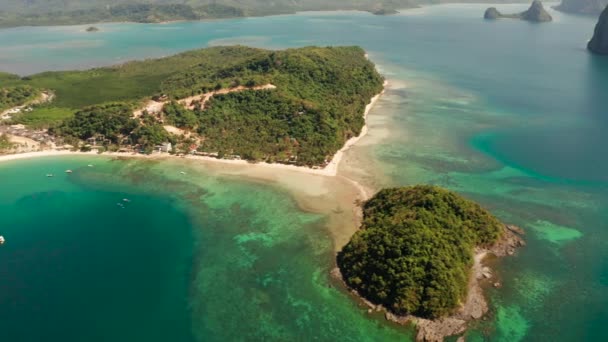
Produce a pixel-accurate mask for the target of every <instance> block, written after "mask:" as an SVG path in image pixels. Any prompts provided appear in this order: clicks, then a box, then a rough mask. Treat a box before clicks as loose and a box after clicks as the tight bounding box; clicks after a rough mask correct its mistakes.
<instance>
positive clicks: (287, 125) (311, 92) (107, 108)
mask: <svg viewBox="0 0 608 342" xmlns="http://www.w3.org/2000/svg"><path fill="white" fill-rule="evenodd" d="M2 83H3V87H4V88H2V89H4V90H0V101H4V102H5V103H7V105H11V103H14V101H12V102H9V100H3V99H2V94H5V93H6V92H7V89H9V90H10V91H9V93H10V94H14V93H15V90H16V89H20V91H19V92H18V93H17V94H15V95H11V97H13V96H21V97H23V96H30V95H27V94H30V93H24V95H19V94H21V93H23V92H26V90H30V92H34V91H40V90H42V89H45V90H48V91H50V92H52V93H53V94H54V95H56V96H55V97H54V99H53V101H52V102H47V103H44V104H42V105H39V106H36V107H34V108H33V110H32V111H31V112H28V113H21V114H19V115H15V117H13V118H11V120H10V121H8V122H5V124H9V125H15V124H22V125H25V126H27V127H29V128H31V129H48V132H49V133H50V135H51V136H53V137H55V138H57V140H58V141H57V142H56V143H57V145H59V144H67V145H71V146H73V147H74V148H82V149H87V150H89V149H91V148H94V149H97V150H99V151H127V152H143V153H150V152H152V151H154V150H162V151H164V152H167V151H168V152H172V153H179V154H199V155H203V156H211V157H217V158H230V159H245V160H249V161H266V162H276V163H285V164H293V165H298V166H309V167H313V166H316V167H318V166H324V165H326V164H327V163H328V162H329V161H330V160H331V159H332V157H333V155H334V154H335V153H336V152H337V151H338V150H339V149H341V148H342V146H343V145H344V144H345V142H346V141H347V140H348V139H349V138H352V137H355V136H358V135H359V134H360V133H361V130H362V128H363V126H364V124H365V119H364V115H363V114H364V111H365V108H366V105H367V104H368V103H369V102H370V99H371V98H372V97H374V96H375V95H377V94H378V93H380V92H381V91H382V89H383V78H382V77H381V76H380V75H379V74H378V72H377V71H376V69H375V66H374V64H373V63H372V62H370V61H369V60H368V59H367V58H366V55H365V51H364V50H363V49H361V48H359V47H325V48H321V47H307V48H300V49H288V50H283V51H270V50H263V49H256V48H249V47H243V46H233V47H213V48H207V49H202V50H196V51H190V52H185V53H182V54H179V55H176V56H172V57H167V58H162V59H151V60H145V61H137V62H129V63H126V64H123V65H119V66H115V67H106V68H97V69H92V70H87V71H65V72H46V73H42V74H37V75H32V76H28V77H24V78H19V77H17V76H10V75H3V76H2ZM0 103H2V102H0ZM169 146H171V147H170V148H169Z"/></svg>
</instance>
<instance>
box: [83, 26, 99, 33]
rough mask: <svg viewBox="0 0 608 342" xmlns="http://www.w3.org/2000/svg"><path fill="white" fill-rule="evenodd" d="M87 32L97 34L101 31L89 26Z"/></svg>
mask: <svg viewBox="0 0 608 342" xmlns="http://www.w3.org/2000/svg"><path fill="white" fill-rule="evenodd" d="M86 31H87V32H97V31H99V28H97V27H95V26H89V27H87V29H86Z"/></svg>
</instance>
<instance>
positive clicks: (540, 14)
mask: <svg viewBox="0 0 608 342" xmlns="http://www.w3.org/2000/svg"><path fill="white" fill-rule="evenodd" d="M483 17H484V19H488V20H494V19H500V18H509V19H521V20H525V21H530V22H537V23H543V22H549V21H552V20H553V18H552V17H551V15H550V14H549V13H548V12H547V11H546V10H545V8H544V7H543V4H542V2H541V1H540V0H534V1H533V2H532V5H530V8H528V9H527V10H526V11H524V12H521V13H515V14H502V13H500V12H499V11H498V10H497V9H496V8H495V7H490V8H488V9H487V10H486V12H485V13H484V16H483Z"/></svg>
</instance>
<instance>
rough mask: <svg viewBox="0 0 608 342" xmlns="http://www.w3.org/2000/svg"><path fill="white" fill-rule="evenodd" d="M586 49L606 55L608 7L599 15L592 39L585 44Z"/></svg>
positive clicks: (607, 44)
mask: <svg viewBox="0 0 608 342" xmlns="http://www.w3.org/2000/svg"><path fill="white" fill-rule="evenodd" d="M587 48H588V49H589V51H591V52H593V53H596V54H599V55H608V7H606V9H604V12H602V14H601V15H600V19H599V20H598V22H597V25H596V26H595V32H594V33H593V38H591V40H590V41H589V44H587Z"/></svg>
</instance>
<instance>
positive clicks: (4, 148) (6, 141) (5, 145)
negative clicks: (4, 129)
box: [0, 134, 13, 153]
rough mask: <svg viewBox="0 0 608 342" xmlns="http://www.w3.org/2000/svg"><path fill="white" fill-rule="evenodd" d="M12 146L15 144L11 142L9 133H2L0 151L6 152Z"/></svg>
mask: <svg viewBox="0 0 608 342" xmlns="http://www.w3.org/2000/svg"><path fill="white" fill-rule="evenodd" d="M12 147H13V144H12V143H11V141H10V139H9V138H8V135H6V134H2V135H0V153H2V152H6V151H7V150H10V149H11V148H12Z"/></svg>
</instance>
